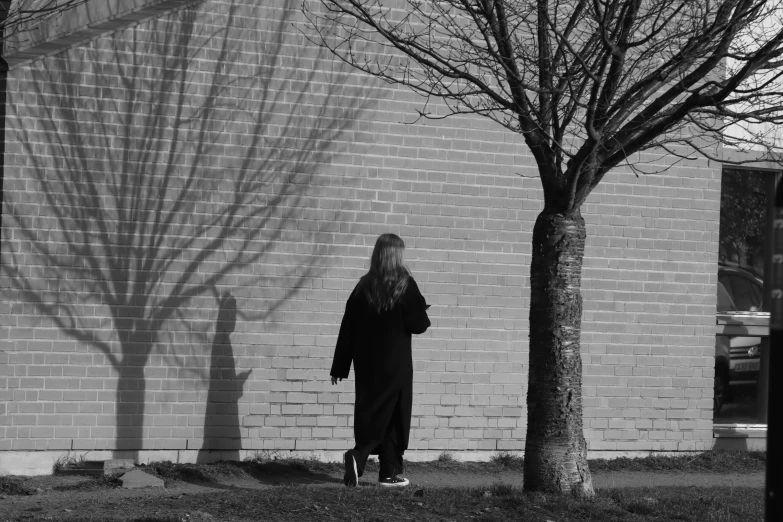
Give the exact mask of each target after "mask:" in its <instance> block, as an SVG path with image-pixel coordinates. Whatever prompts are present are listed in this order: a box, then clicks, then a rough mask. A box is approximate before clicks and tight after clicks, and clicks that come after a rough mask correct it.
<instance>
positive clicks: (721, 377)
mask: <svg viewBox="0 0 783 522" xmlns="http://www.w3.org/2000/svg"><path fill="white" fill-rule="evenodd" d="M712 383H713V386H712V387H713V396H712V412H713V414H714V415H718V414H719V413H720V410H721V408H723V405H724V404H725V403H726V401H727V398H728V394H729V376H728V374H727V372H726V371H725V370H724V369H723V368H721V367H718V368H715V377H714V378H713V381H712Z"/></svg>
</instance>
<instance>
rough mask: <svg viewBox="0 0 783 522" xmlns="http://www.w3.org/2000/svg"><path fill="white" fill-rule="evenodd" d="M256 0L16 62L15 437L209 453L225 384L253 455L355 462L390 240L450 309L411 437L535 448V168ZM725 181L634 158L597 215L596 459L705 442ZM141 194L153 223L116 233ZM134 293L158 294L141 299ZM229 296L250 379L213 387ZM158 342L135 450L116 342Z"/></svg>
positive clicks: (139, 383) (591, 354) (600, 200)
mask: <svg viewBox="0 0 783 522" xmlns="http://www.w3.org/2000/svg"><path fill="white" fill-rule="evenodd" d="M257 4H258V2H253V1H250V0H246V1H237V2H232V1H228V0H214V1H211V2H206V3H204V4H202V5H199V6H197V7H194V8H189V9H185V10H182V11H178V12H176V13H173V14H171V15H168V16H166V17H163V18H161V19H158V20H152V21H148V22H144V23H142V24H140V25H137V26H134V27H129V28H127V29H125V30H122V31H119V32H117V33H115V34H113V35H110V36H106V37H103V38H101V39H98V40H95V41H93V42H91V43H89V44H87V45H85V46H83V47H77V48H72V49H67V50H64V51H63V52H61V53H59V54H56V55H53V56H51V57H48V58H45V59H43V60H40V61H37V62H33V63H31V64H29V65H26V66H22V67H18V68H16V69H13V70H12V71H11V72H10V73H9V81H8V84H9V93H8V118H7V124H6V128H7V129H6V156H5V165H6V170H5V184H4V189H5V200H4V202H3V204H4V207H3V235H2V240H3V242H2V256H3V258H2V273H1V276H0V288H1V291H2V299H1V300H0V301H1V304H0V346H1V347H2V348H1V349H0V394H2V396H3V401H2V403H3V404H0V408H5V409H0V419H1V420H0V433H1V434H2V437H0V450H4V451H23V450H58V451H61V450H66V449H85V450H86V449H89V450H96V451H97V450H113V449H128V450H140V449H143V450H157V449H160V450H164V449H166V450H172V449H182V450H184V449H188V450H197V449H199V448H201V447H202V443H203V439H204V429H205V428H204V427H205V422H206V421H205V411H206V400H207V395H208V393H209V390H210V386H212V391H213V392H216V391H221V390H222V391H223V392H224V395H223V400H226V401H227V402H226V404H229V405H230V404H235V405H236V410H230V411H235V412H236V413H235V414H233V413H232V414H231V415H226V416H225V417H226V418H221V419H219V420H218V421H217V422H219V423H224V424H225V433H227V434H230V433H233V431H232V430H234V429H236V430H238V432H239V433H240V435H241V449H242V450H256V449H258V450H260V449H270V450H271V449H275V450H302V451H338V450H341V449H344V448H346V447H348V446H349V445H350V444H351V439H352V429H351V426H352V417H351V415H352V411H353V393H352V389H353V382H352V380H351V379H349V380H348V381H343V382H342V383H340V384H339V385H338V386H335V387H332V386H330V385H329V383H328V369H329V367H330V364H331V356H332V351H333V347H334V342H335V338H336V334H337V330H338V326H339V321H340V318H341V315H342V311H343V308H344V303H345V300H346V299H347V297H348V295H349V293H350V291H351V289H352V288H353V286H354V284H355V283H356V281H357V280H358V278H359V277H360V276H361V275H362V274H363V272H364V271H365V270H366V268H367V266H368V258H369V254H370V251H371V248H372V245H373V244H374V241H375V238H376V237H377V236H378V235H379V234H381V233H383V232H387V231H391V232H395V233H397V234H399V235H401V236H402V237H403V238H404V239H405V241H406V244H407V247H408V249H407V256H408V259H409V261H410V265H411V268H412V271H413V273H414V275H415V277H416V278H417V280H418V281H419V284H420V286H421V288H422V292H423V293H424V295H425V296H426V297H427V299H428V301H429V302H431V303H432V305H433V306H432V308H431V309H430V316H431V318H432V322H433V326H432V328H431V329H430V330H429V331H428V332H427V333H426V334H424V335H422V336H420V337H417V338H416V339H415V340H414V360H415V384H414V386H415V390H414V391H415V395H414V397H415V399H414V400H415V402H414V411H413V420H412V434H411V435H412V437H411V449H412V450H416V451H419V452H428V451H429V452H432V451H441V450H453V451H465V452H479V451H497V450H521V449H523V448H524V434H525V423H526V408H525V398H526V391H527V388H526V382H527V352H528V346H527V343H528V340H527V339H528V329H527V326H528V325H527V321H528V308H529V303H530V299H529V288H528V272H529V261H530V241H531V234H532V226H533V223H534V221H535V218H536V215H537V213H538V212H539V211H540V209H541V208H542V201H541V189H540V183H539V181H538V178H537V172H536V169H535V166H534V163H533V160H532V158H531V156H530V154H529V153H528V151H527V149H526V148H525V147H524V145H523V144H522V141H521V140H520V138H519V137H518V136H514V135H512V134H510V133H508V132H506V131H503V130H499V129H498V128H497V127H496V126H494V125H493V124H491V123H490V122H488V121H485V120H482V119H479V118H468V117H460V118H453V119H450V120H445V121H437V122H419V123H416V124H413V125H410V124H407V123H408V122H411V121H413V119H414V117H415V112H414V108H415V107H418V106H419V103H420V100H419V99H418V98H417V97H416V96H414V95H412V94H410V93H408V92H406V91H404V90H402V89H397V88H391V87H389V86H387V85H385V84H384V85H379V84H376V83H373V82H371V81H370V80H368V79H367V78H365V77H362V76H360V75H358V74H355V73H353V72H352V71H348V70H341V66H340V65H339V64H338V63H337V62H335V61H333V60H331V59H330V58H328V57H327V56H326V55H324V56H321V57H318V56H317V50H316V49H314V48H313V47H312V45H311V44H309V43H308V42H307V41H306V40H305V39H304V38H303V37H302V36H301V35H300V34H299V33H298V32H297V31H296V29H295V28H294V27H293V26H292V25H291V22H296V23H298V21H299V20H300V19H301V14H300V13H299V12H298V6H299V4H298V3H296V2H286V1H285V0H274V1H273V2H272V5H271V6H259V5H257ZM288 4H290V5H288ZM284 6H287V10H286V9H284V8H283V7H284ZM227 24H230V27H228V28H226V26H227ZM196 49H200V51H198V52H196ZM164 109H165V110H164ZM158 111H160V112H162V113H163V116H164V118H163V119H158V118H157V117H156V116H155V115H156V114H157V113H158ZM145 139H146V141H145ZM645 160H646V161H649V162H651V163H654V164H660V165H664V163H663V160H661V159H659V158H658V157H657V156H655V155H651V156H646V157H645ZM122 173H126V174H127V176H123V175H121V174H122ZM243 176H245V177H246V179H247V183H248V184H246V185H241V184H240V185H237V183H238V182H239V181H240V180H242V179H243ZM140 180H141V181H140ZM188 180H191V181H190V183H192V191H191V192H190V193H188V194H187V197H185V198H183V203H181V204H180V206H179V207H177V205H176V204H175V203H174V201H176V199H177V198H178V197H180V196H182V194H183V192H182V191H183V187H184V186H187V185H186V184H187V183H188ZM123 182H128V184H127V185H122V183H123ZM251 182H252V183H251ZM287 183H288V184H287ZM719 184H720V169H719V168H718V167H717V166H716V165H709V164H707V162H706V161H702V162H693V163H689V164H687V165H677V166H674V167H673V168H672V169H671V170H669V171H666V172H664V173H661V174H650V175H645V176H641V177H639V178H637V177H635V176H634V175H633V174H631V173H630V172H625V171H618V172H615V173H613V174H610V175H608V176H607V177H606V178H605V180H604V181H603V182H602V185H601V186H599V188H598V189H597V190H596V192H595V193H594V194H593V195H592V196H591V197H590V199H589V200H588V202H587V203H586V204H585V207H584V209H583V213H584V215H585V218H586V220H587V223H588V246H587V251H586V255H585V265H584V280H583V296H584V298H585V312H584V320H583V335H582V342H583V345H582V346H583V354H584V356H583V358H584V363H585V366H584V393H585V403H584V404H585V410H584V415H585V430H586V432H585V433H586V436H587V439H588V442H589V447H590V449H591V450H617V451H627V450H643V451H646V450H667V451H676V450H696V449H704V448H707V447H710V446H711V444H712V432H711V426H712V421H711V419H712V410H711V404H712V402H711V393H712V371H713V355H714V352H713V350H714V348H713V347H714V337H713V333H714V332H713V328H714V327H713V325H714V321H715V319H714V308H715V291H714V290H715V284H716V263H717V244H718V211H719V192H720V186H719ZM139 186H142V187H143V189H142V191H141V192H140V193H134V192H133V190H134V188H137V187H139ZM237 186H240V187H248V186H252V190H238V189H237ZM80 195H81V196H80ZM186 201H193V204H192V206H190V205H189V204H186ZM235 201H238V202H239V203H241V205H238V206H237V207H236V208H233V207H232V206H231V205H232V202H235ZM161 202H162V203H161ZM130 203H132V205H130V206H129V209H133V208H142V209H147V210H151V211H150V212H149V213H147V214H145V215H144V216H143V218H142V217H138V216H139V215H136V216H135V217H134V216H133V215H131V214H127V216H128V217H127V219H121V217H122V216H123V215H126V214H124V212H126V209H124V208H123V205H126V206H128V205H129V204H130ZM159 204H161V205H162V206H161V207H160V208H161V209H162V210H161V213H160V214H156V212H154V211H152V210H154V209H156V208H158V205H159ZM91 205H92V207H91ZM93 207H94V208H93ZM58 212H59V214H58ZM232 212H234V213H235V220H236V221H234V222H232V223H233V224H232V225H230V226H226V225H225V223H224V222H221V221H219V220H217V221H216V216H218V215H222V214H231V213H232ZM58 215H59V218H58ZM136 219H138V220H139V221H138V223H137V224H139V223H141V224H144V225H145V226H146V227H147V228H145V229H144V230H145V233H146V234H147V235H145V236H143V237H144V238H146V239H147V240H148V241H139V237H141V236H139V235H138V234H139V232H140V230H141V229H137V230H133V231H132V229H129V228H128V227H129V226H130V225H132V224H134V223H136V221H134V220H136ZM156 219H157V220H158V222H159V223H168V225H166V227H164V226H163V225H160V226H158V228H155V227H151V226H150V224H151V223H155V222H156V221H155V220H156ZM243 219H246V221H242V220H243ZM122 227H125V229H123V228H122ZM123 230H125V231H126V232H127V234H129V235H126V236H122V235H121V234H119V233H120V232H122V231H123ZM118 234H119V235H118ZM133 234H136V235H133ZM221 234H222V236H221ZM123 237H124V238H125V239H123ZM128 237H134V238H136V239H135V240H134V241H135V242H132V244H133V245H136V246H135V247H134V248H135V250H134V249H126V250H123V249H122V245H123V241H125V242H126V243H127V242H128V241H129V240H128ZM216 238H217V239H216ZM150 239H154V240H155V241H149V240H150ZM129 259H130V260H132V261H133V262H136V263H138V261H139V259H141V260H145V261H147V262H148V263H149V264H148V265H147V266H146V267H145V266H142V265H139V264H136V265H132V266H126V267H124V268H123V264H122V262H123V261H127V260H129ZM112 267H113V268H114V271H111V270H110V269H111V268H112ZM101 274H103V276H101ZM137 276H140V277H137ZM101 277H103V283H101V282H100V281H102V280H101ZM134 278H135V279H140V280H143V281H146V282H147V283H150V282H151V281H158V283H159V284H157V285H151V284H150V285H149V288H148V289H147V290H145V291H144V292H137V293H135V294H134V290H133V289H128V290H127V292H126V291H125V290H123V289H122V285H121V284H120V283H121V282H122V281H125V280H134ZM226 291H228V292H230V293H231V294H232V295H233V296H234V297H235V298H236V299H237V309H238V312H239V315H238V320H237V324H236V329H235V331H234V332H233V333H232V334H231V336H230V343H231V352H229V355H226V353H227V352H222V353H223V355H222V356H221V357H222V359H220V361H219V362H220V364H221V365H222V368H223V370H224V371H225V373H223V374H221V375H223V376H234V375H238V374H242V372H245V371H247V370H250V371H251V372H250V374H249V377H248V378H247V380H246V381H245V382H244V383H242V382H239V386H240V388H239V389H240V390H241V392H238V391H237V387H236V386H237V381H236V380H231V379H228V378H225V379H224V378H221V379H210V375H211V374H210V366H211V363H212V362H213V361H212V351H213V342H214V338H215V332H216V319H217V314H218V304H217V299H216V296H217V295H219V294H220V293H222V292H226ZM129 295H133V296H134V297H133V299H130V300H128V299H127V297H128V296H129ZM123 299H125V301H123ZM121 302H124V303H125V304H124V305H122V306H120V303H121ZM112 303H114V304H112ZM161 310H163V311H161ZM156 314H157V315H156ZM128 317H130V318H133V317H136V319H135V322H133V320H131V321H130V322H128V320H127V318H128ZM153 318H161V319H160V320H159V321H157V322H156V321H154V320H152V319H153ZM123 321H125V322H124V323H123ZM123 325H124V326H123ZM133 325H136V326H133ZM141 327H144V328H147V330H146V331H147V332H149V335H148V336H147V337H146V339H154V342H140V343H139V344H138V345H137V346H136V347H135V348H133V350H140V352H139V353H141V354H142V356H141V357H138V356H137V357H135V358H131V359H125V361H126V362H128V361H129V365H130V366H131V367H134V368H135V369H136V370H137V372H136V375H135V376H133V377H131V378H126V380H125V381H122V382H124V383H125V384H127V385H129V386H131V388H134V387H135V388H136V390H137V391H136V392H135V393H136V395H137V396H138V397H134V398H132V400H138V404H139V406H138V408H142V406H141V404H143V412H142V410H141V409H138V410H137V412H136V413H135V414H132V413H128V415H129V416H128V417H126V419H130V420H134V422H135V421H138V422H137V425H139V426H140V429H141V431H140V434H139V436H138V437H135V436H134V437H128V436H127V434H128V432H127V430H125V431H123V430H118V429H117V417H116V413H117V406H116V405H117V386H118V383H119V382H121V379H120V378H119V373H118V368H119V367H120V366H122V364H123V363H122V361H123V357H124V356H127V355H128V354H127V353H125V354H123V351H122V348H121V343H120V340H121V339H120V334H119V333H118V332H119V331H120V330H122V329H123V328H125V329H126V330H128V329H129V328H130V329H134V328H135V331H137V332H138V331H139V330H144V328H141ZM129 350H130V351H132V350H131V349H130V348H128V346H127V345H126V348H125V352H128V351H129ZM147 352H148V353H147ZM134 353H135V352H134ZM145 353H146V355H144V354H145ZM136 355H138V354H136ZM216 360H217V358H216ZM232 360H233V365H234V369H233V370H230V371H229V369H230V367H231V361H232ZM232 372H233V373H232ZM139 387H141V388H139ZM139 389H141V391H140V392H139V391H138V390H139ZM232 390H233V391H232ZM124 393H126V394H129V396H131V397H133V393H134V390H133V389H130V390H128V391H127V392H124ZM232 393H233V395H232ZM139 394H140V395H139ZM139 397H142V398H143V400H142V399H141V398H139ZM133 415H136V417H134V416H133ZM118 438H120V439H121V440H120V441H119V442H118V440H117V439H118ZM237 444H238V442H236V441H234V442H231V441H229V442H226V447H225V448H223V449H239V446H238V445H237Z"/></svg>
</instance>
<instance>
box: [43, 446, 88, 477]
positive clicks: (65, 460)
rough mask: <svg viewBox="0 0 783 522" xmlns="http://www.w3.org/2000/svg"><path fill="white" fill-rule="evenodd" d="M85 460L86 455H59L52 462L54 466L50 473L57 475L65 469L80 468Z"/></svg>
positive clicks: (67, 453) (68, 453) (69, 453)
mask: <svg viewBox="0 0 783 522" xmlns="http://www.w3.org/2000/svg"><path fill="white" fill-rule="evenodd" d="M85 460H87V453H74V454H71V452H70V451H67V452H66V453H65V454H64V455H60V456H59V457H57V460H55V461H54V464H52V473H57V472H58V471H60V470H62V469H65V468H78V467H81V466H82V465H83V464H84V461H85Z"/></svg>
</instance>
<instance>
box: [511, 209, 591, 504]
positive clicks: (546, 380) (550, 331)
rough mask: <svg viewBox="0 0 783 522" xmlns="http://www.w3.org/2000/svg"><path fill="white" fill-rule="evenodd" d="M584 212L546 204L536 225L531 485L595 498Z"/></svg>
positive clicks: (528, 453) (528, 454) (527, 474)
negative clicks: (587, 424) (585, 404)
mask: <svg viewBox="0 0 783 522" xmlns="http://www.w3.org/2000/svg"><path fill="white" fill-rule="evenodd" d="M585 235H586V233H585V222H584V219H583V218H582V215H581V214H580V212H579V210H576V211H574V212H572V213H570V214H557V213H553V212H550V211H548V210H547V209H546V208H545V209H544V211H543V212H542V213H541V214H540V215H539V216H538V219H537V220H536V224H535V227H534V229H533V259H532V262H531V265H530V287H531V300H530V363H529V364H530V370H529V381H528V395H527V406H528V414H527V439H526V441H525V471H524V487H525V490H528V491H545V492H558V493H563V492H570V493H572V494H574V495H576V496H578V497H591V496H593V495H594V492H593V481H592V477H591V475H590V469H589V468H588V466H587V444H586V442H585V438H584V432H583V430H582V360H581V356H580V353H579V338H580V332H581V322H582V296H581V294H580V287H581V279H582V258H583V257H584V249H585Z"/></svg>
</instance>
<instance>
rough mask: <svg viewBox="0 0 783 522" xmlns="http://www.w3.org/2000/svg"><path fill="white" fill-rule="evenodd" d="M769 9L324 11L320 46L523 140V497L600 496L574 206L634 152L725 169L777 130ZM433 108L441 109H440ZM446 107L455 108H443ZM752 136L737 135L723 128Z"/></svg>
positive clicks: (327, 6) (430, 7)
mask: <svg viewBox="0 0 783 522" xmlns="http://www.w3.org/2000/svg"><path fill="white" fill-rule="evenodd" d="M782 9H783V7H781V6H780V4H779V3H778V2H770V1H769V0H702V1H688V0H658V1H652V0H318V2H315V1H313V2H312V3H308V2H306V3H305V4H304V5H303V11H304V13H305V16H307V18H308V20H309V22H310V26H311V30H314V31H315V32H314V33H312V34H313V36H311V37H312V38H313V39H314V40H315V41H317V42H318V43H319V44H321V45H323V46H325V47H326V48H328V49H329V50H330V51H332V52H333V53H334V54H335V55H337V56H338V57H340V58H341V59H343V60H344V61H346V62H347V63H349V64H351V65H352V66H354V67H356V68H358V69H361V70H362V71H365V72H367V73H369V74H371V75H373V76H375V77H378V78H381V79H383V80H385V81H387V82H390V83H396V84H403V85H406V86H408V87H410V88H412V89H413V90H414V91H416V92H418V93H420V94H422V95H423V96H424V99H425V103H424V106H423V109H421V110H420V111H419V114H420V115H421V116H423V117H428V118H441V117H447V116H449V115H453V114H466V113H469V114H479V115H481V116H485V117H488V118H491V119H492V120H494V121H496V122H498V123H499V124H500V125H502V126H504V127H506V128H507V129H509V130H511V131H513V132H516V133H518V134H520V135H521V138H522V139H523V140H524V141H525V143H526V144H527V146H528V147H529V149H530V151H531V153H532V155H533V157H534V158H535V161H536V163H537V166H538V169H539V175H540V178H541V183H542V185H543V190H544V202H545V204H544V209H543V211H542V212H541V214H540V215H539V216H538V219H537V221H536V224H535V228H534V232H533V259H532V263H531V267H530V281H531V303H530V325H531V328H530V370H529V371H530V378H529V390H528V423H527V426H528V428H527V439H526V446H525V471H524V481H525V488H526V489H527V490H544V491H561V492H566V491H570V492H574V493H575V494H578V495H587V496H590V495H592V494H593V487H592V479H591V475H590V471H589V469H588V466H587V461H586V444H585V439H584V435H583V429H582V397H581V382H582V379H581V371H582V370H581V360H580V354H579V342H580V328H581V316H582V301H581V296H580V283H581V269H582V257H583V252H584V246H585V224H584V220H583V218H582V216H581V214H580V207H581V205H582V203H583V202H584V201H585V199H586V198H587V197H588V195H589V194H590V192H591V191H592V190H593V189H594V188H595V187H596V185H597V184H598V183H599V182H600V181H601V179H602V178H603V177H604V175H605V174H606V173H607V172H608V171H609V170H610V169H612V168H614V167H617V166H618V165H621V164H625V165H628V166H630V167H631V168H633V169H636V170H637V171H638V170H642V167H641V165H640V164H639V162H640V160H639V157H640V156H639V154H638V153H639V152H641V151H644V150H647V149H653V148H656V149H658V150H663V151H666V153H667V154H673V155H675V156H677V157H679V158H695V157H698V156H699V155H701V156H707V157H710V158H716V159H721V158H720V155H721V146H722V145H723V144H732V145H735V146H741V145H745V146H762V147H766V148H769V147H770V143H769V141H768V140H767V139H766V136H765V135H764V133H761V132H753V129H754V128H758V126H754V124H758V123H764V124H768V128H774V125H769V124H777V123H780V122H781V121H782V120H783V111H781V98H782V96H783V90H782V89H781V74H783V68H781V67H780V61H779V60H780V57H781V53H783V48H782V47H781V43H782V42H783V29H782V27H783V23H781V10H782ZM431 99H439V100H440V105H439V107H438V108H437V109H434V108H433V107H432V106H431V105H430V103H429V102H430V100H431ZM444 104H445V106H446V110H445V111H444V110H443V109H442V107H443V105H444ZM737 124H748V125H744V126H742V127H741V129H740V130H739V131H735V132H725V131H726V130H727V129H728V128H729V127H730V126H733V128H735V129H736V128H737Z"/></svg>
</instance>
